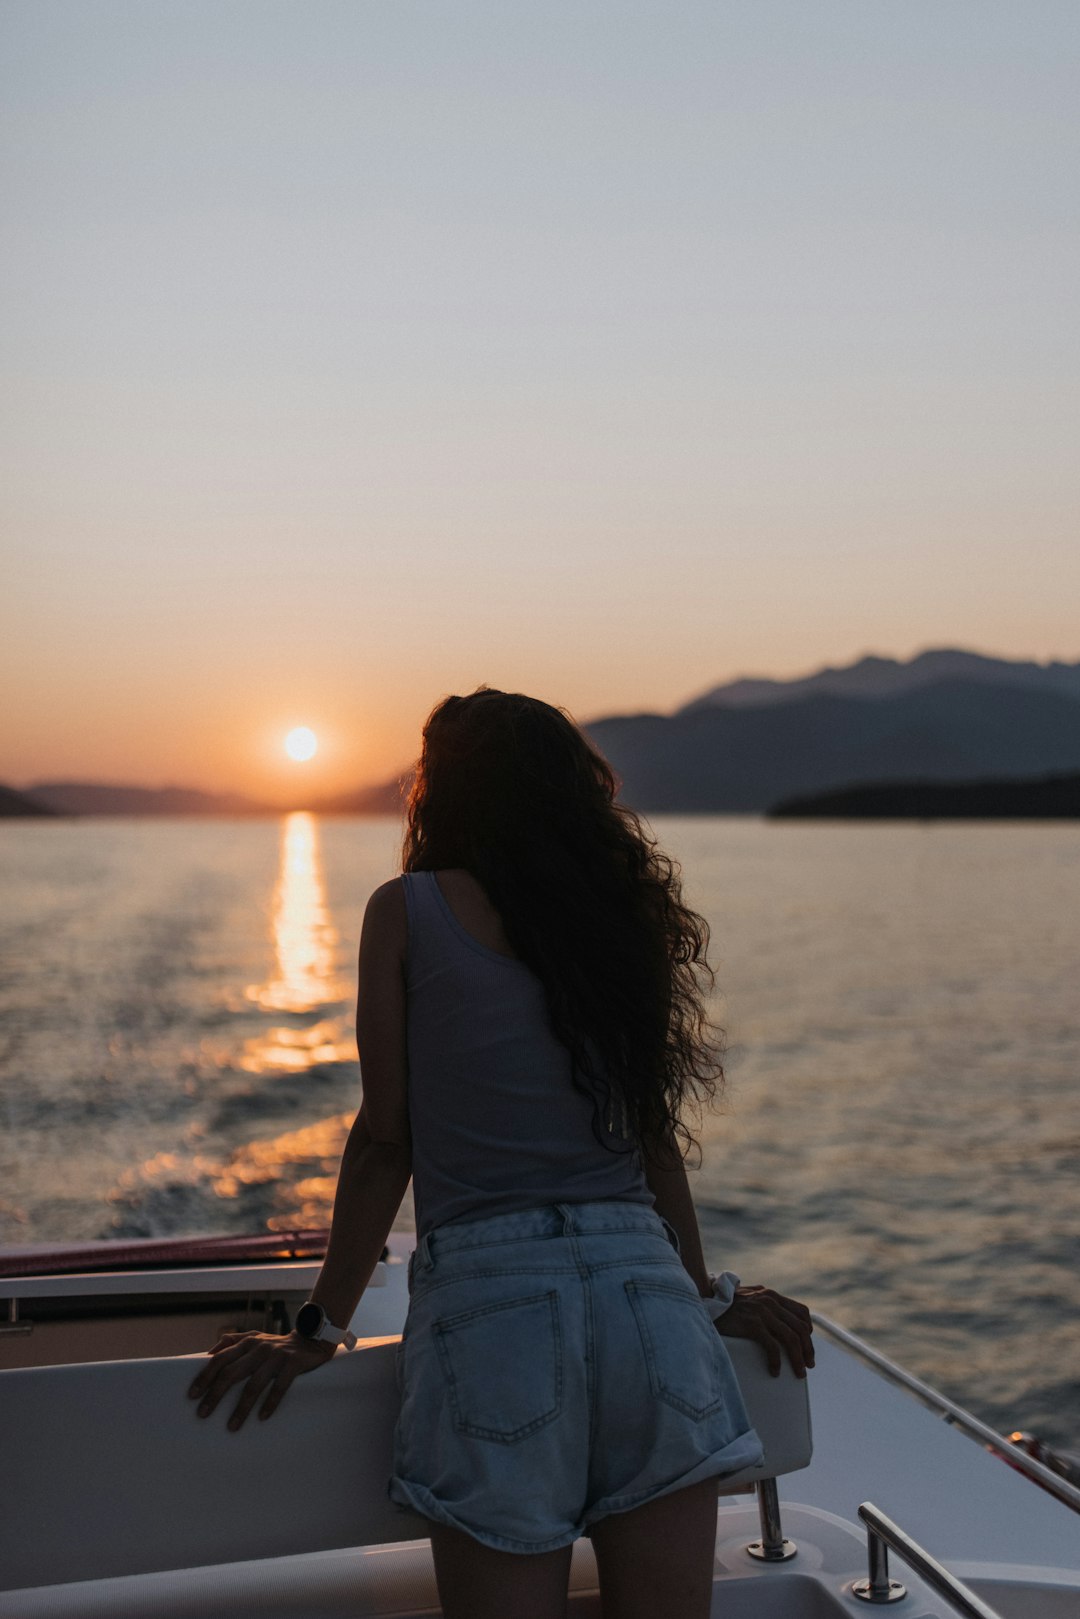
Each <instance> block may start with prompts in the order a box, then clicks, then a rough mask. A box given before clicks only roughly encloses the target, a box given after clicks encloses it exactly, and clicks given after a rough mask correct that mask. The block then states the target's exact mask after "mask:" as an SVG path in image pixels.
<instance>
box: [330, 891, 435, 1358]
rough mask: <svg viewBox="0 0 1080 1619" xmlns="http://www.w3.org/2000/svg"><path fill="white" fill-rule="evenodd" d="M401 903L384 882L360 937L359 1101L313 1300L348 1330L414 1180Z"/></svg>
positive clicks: (404, 925) (400, 897)
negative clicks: (361, 1088)
mask: <svg viewBox="0 0 1080 1619" xmlns="http://www.w3.org/2000/svg"><path fill="white" fill-rule="evenodd" d="M406 936H407V923H406V917H405V897H404V894H403V893H402V889H401V884H400V882H397V881H394V882H390V883H384V884H383V886H382V887H381V888H378V889H376V891H375V893H374V894H373V895H372V896H371V899H370V900H369V901H368V907H367V910H366V912H365V914H364V927H363V932H362V934H361V938H360V967H359V984H358V993H357V1000H356V1044H357V1049H358V1051H359V1053H360V1070H361V1076H362V1079H363V1086H364V1101H363V1105H362V1106H361V1108H360V1111H359V1113H358V1114H357V1116H356V1120H355V1123H354V1124H353V1127H352V1129H351V1130H350V1132H349V1139H348V1141H347V1142H346V1143H345V1151H344V1153H343V1154H342V1159H341V1171H340V1174H339V1176H338V1185H337V1193H336V1196H335V1198H334V1215H333V1220H332V1223H331V1226H330V1238H329V1241H328V1243H327V1248H326V1258H325V1260H324V1261H323V1267H322V1270H321V1272H320V1273H319V1279H318V1281H317V1282H316V1283H315V1286H314V1288H313V1289H312V1294H311V1297H312V1298H313V1300H314V1301H315V1303H316V1304H321V1305H322V1307H323V1309H324V1310H325V1311H326V1313H327V1315H328V1316H329V1317H330V1320H331V1321H332V1322H334V1324H335V1325H336V1326H339V1327H344V1326H347V1325H348V1323H349V1320H350V1318H351V1316H352V1314H353V1311H354V1310H355V1309H356V1306H357V1305H358V1304H359V1302H360V1299H361V1297H362V1295H363V1292H364V1289H365V1287H366V1286H367V1284H368V1282H369V1281H370V1280H371V1274H372V1272H373V1271H374V1269H375V1266H376V1264H377V1263H378V1259H379V1255H380V1254H381V1253H382V1251H383V1247H384V1245H385V1243H386V1238H387V1235H388V1234H389V1231H390V1227H391V1226H392V1225H393V1223H394V1217H395V1216H396V1214H397V1212H398V1209H399V1208H400V1207H401V1200H402V1198H403V1197H404V1196H405V1191H406V1188H407V1187H408V1184H409V1180H410V1178H411V1176H412V1138H411V1135H410V1131H409V1104H408V1088H407V1076H408V1067H407V1059H406V1049H405V945H406Z"/></svg>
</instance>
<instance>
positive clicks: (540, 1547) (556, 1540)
mask: <svg viewBox="0 0 1080 1619" xmlns="http://www.w3.org/2000/svg"><path fill="white" fill-rule="evenodd" d="M387 1493H388V1494H389V1496H390V1499H391V1501H396V1502H397V1503H398V1505H399V1506H408V1507H412V1508H413V1509H414V1511H416V1512H419V1513H420V1515H421V1517H423V1518H430V1519H432V1520H433V1521H434V1522H435V1523H441V1524H445V1525H446V1527H447V1528H448V1529H460V1530H461V1532H462V1533H463V1534H466V1535H469V1536H470V1537H471V1539H473V1540H478V1541H480V1543H481V1544H482V1545H484V1546H490V1547H491V1549H492V1551H497V1552H514V1553H516V1554H517V1555H518V1556H530V1555H533V1556H535V1555H536V1554H537V1553H539V1552H555V1551H558V1550H559V1548H560V1547H562V1546H570V1545H572V1544H573V1542H574V1541H575V1540H580V1539H581V1536H582V1533H583V1530H582V1529H581V1528H580V1527H578V1526H575V1527H574V1528H572V1529H565V1530H563V1532H562V1533H561V1534H558V1535H551V1536H550V1537H549V1538H548V1539H547V1540H513V1539H511V1538H510V1537H509V1536H508V1535H496V1534H493V1533H492V1532H491V1530H489V1529H478V1528H477V1526H476V1525H475V1524H472V1523H466V1522H465V1520H464V1518H459V1517H457V1516H456V1515H455V1514H454V1513H453V1512H451V1511H450V1509H449V1507H445V1506H443V1504H442V1502H441V1501H439V1500H437V1499H436V1497H435V1496H433V1495H432V1493H431V1491H430V1490H428V1489H426V1488H425V1487H424V1485H423V1484H414V1483H412V1482H411V1481H410V1480H409V1479H404V1478H401V1477H400V1476H399V1475H398V1474H397V1473H395V1474H394V1476H393V1477H392V1478H391V1480H390V1483H389V1485H388V1487H387Z"/></svg>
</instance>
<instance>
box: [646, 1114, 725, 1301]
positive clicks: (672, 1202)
mask: <svg viewBox="0 0 1080 1619" xmlns="http://www.w3.org/2000/svg"><path fill="white" fill-rule="evenodd" d="M645 1179H646V1180H647V1181H648V1183H649V1190H650V1191H651V1192H652V1194H653V1197H654V1198H655V1199H656V1204H655V1206H656V1212H657V1214H659V1215H660V1216H661V1218H662V1219H664V1220H666V1221H667V1222H668V1224H669V1225H670V1226H674V1228H675V1233H676V1235H677V1236H678V1239H679V1254H680V1257H681V1259H682V1262H683V1264H684V1265H685V1266H686V1269H687V1270H688V1271H689V1273H690V1277H691V1280H692V1281H693V1283H694V1286H695V1287H696V1288H697V1290H698V1292H699V1293H700V1294H701V1296H702V1298H703V1299H704V1298H708V1297H709V1292H710V1287H709V1273H708V1271H707V1270H706V1268H705V1255H704V1254H703V1253H702V1251H701V1233H700V1231H699V1230H698V1223H697V1213H696V1211H695V1209H694V1200H693V1198H692V1197H691V1195H690V1183H689V1182H688V1180H687V1178H686V1165H685V1164H684V1163H683V1160H682V1155H681V1153H680V1152H679V1151H678V1149H677V1148H676V1147H675V1146H674V1145H669V1146H668V1147H667V1148H666V1149H665V1150H663V1151H662V1152H654V1153H653V1155H651V1156H649V1157H646V1159H645Z"/></svg>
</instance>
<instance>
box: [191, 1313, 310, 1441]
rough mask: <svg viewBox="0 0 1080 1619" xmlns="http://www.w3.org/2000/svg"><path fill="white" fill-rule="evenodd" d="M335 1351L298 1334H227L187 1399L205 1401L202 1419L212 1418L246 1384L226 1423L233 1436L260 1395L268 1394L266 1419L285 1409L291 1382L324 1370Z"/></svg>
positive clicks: (263, 1410)
mask: <svg viewBox="0 0 1080 1619" xmlns="http://www.w3.org/2000/svg"><path fill="white" fill-rule="evenodd" d="M334 1349H335V1346H334V1345H333V1344H327V1343H321V1342H318V1341H316V1340H315V1339H312V1338H303V1337H301V1336H300V1334H299V1333H298V1332H290V1333H288V1334H287V1335H286V1336H285V1337H281V1336H280V1335H278V1334H276V1333H269V1332H223V1333H222V1334H221V1337H220V1338H219V1339H218V1341H217V1343H216V1344H215V1345H214V1347H213V1349H211V1350H210V1363H209V1365H208V1366H204V1367H203V1369H202V1371H201V1372H200V1373H199V1375H198V1377H197V1378H196V1379H195V1381H194V1383H192V1384H191V1386H190V1388H189V1389H188V1396H189V1398H191V1399H193V1400H198V1399H199V1398H200V1396H201V1404H200V1406H199V1416H200V1417H208V1416H209V1415H210V1413H211V1411H213V1409H214V1407H215V1406H216V1405H217V1404H218V1402H219V1401H220V1400H222V1399H224V1397H225V1395H226V1394H227V1393H228V1392H229V1390H230V1388H232V1386H233V1385H234V1384H235V1383H246V1384H247V1387H246V1388H245V1389H244V1392H243V1393H242V1394H241V1396H240V1398H239V1400H238V1401H237V1402H236V1407H235V1409H234V1411H233V1414H232V1416H231V1417H230V1418H229V1421H228V1428H229V1430H230V1432H231V1433H235V1432H236V1430H237V1429H238V1428H241V1427H243V1425H244V1422H245V1420H246V1419H247V1416H248V1414H249V1412H250V1411H251V1408H252V1406H253V1405H254V1404H255V1402H256V1400H257V1399H258V1398H259V1396H260V1394H262V1393H263V1392H264V1391H265V1390H269V1392H268V1393H267V1395H266V1398H265V1400H264V1401H263V1403H262V1405H261V1407H260V1408H259V1416H260V1417H268V1416H269V1415H270V1413H271V1412H272V1411H274V1410H275V1409H276V1408H277V1406H279V1405H280V1404H281V1401H282V1400H283V1399H284V1397H285V1394H286V1392H287V1390H288V1387H289V1384H290V1383H291V1382H292V1381H293V1379H294V1378H295V1377H299V1376H300V1374H301V1373H302V1372H313V1371H315V1370H316V1369H317V1368H318V1367H319V1366H325V1365H326V1362H327V1361H328V1360H332V1359H333V1358H334Z"/></svg>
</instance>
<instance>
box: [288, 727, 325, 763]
mask: <svg viewBox="0 0 1080 1619" xmlns="http://www.w3.org/2000/svg"><path fill="white" fill-rule="evenodd" d="M318 746H319V739H318V737H317V736H316V735H315V732H314V731H313V730H312V729H311V727H310V725H297V726H296V727H295V728H294V729H293V730H291V731H290V732H289V734H288V736H287V737H286V738H285V752H286V753H287V754H288V755H289V758H290V759H295V760H296V761H297V763H298V764H302V763H303V762H304V760H305V759H313V758H314V757H315V752H316V749H317V748H318Z"/></svg>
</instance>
